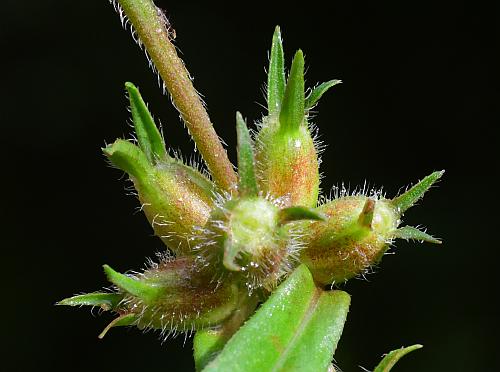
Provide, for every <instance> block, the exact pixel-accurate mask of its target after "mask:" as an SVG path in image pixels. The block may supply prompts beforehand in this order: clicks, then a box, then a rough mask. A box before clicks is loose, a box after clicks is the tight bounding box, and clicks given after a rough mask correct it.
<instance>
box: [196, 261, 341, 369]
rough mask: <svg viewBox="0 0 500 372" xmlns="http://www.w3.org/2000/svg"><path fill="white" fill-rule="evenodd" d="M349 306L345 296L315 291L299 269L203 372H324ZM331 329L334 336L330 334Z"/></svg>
mask: <svg viewBox="0 0 500 372" xmlns="http://www.w3.org/2000/svg"><path fill="white" fill-rule="evenodd" d="M349 302H350V297H349V295H348V294H347V293H345V292H342V291H334V292H331V293H329V292H324V291H323V290H321V289H319V288H317V287H316V285H315V284H314V281H313V279H312V276H311V273H310V272H309V270H308V269H307V267H306V266H305V265H301V266H299V267H298V268H297V269H296V270H295V271H294V273H292V274H291V275H290V277H289V278H288V279H287V280H286V281H285V282H284V283H282V284H281V285H280V286H279V287H278V289H277V290H276V291H275V292H274V293H273V294H272V295H271V297H270V298H269V299H268V300H267V301H266V302H265V303H264V304H263V305H262V306H261V308H260V309H259V310H258V311H257V312H256V313H255V314H254V316H253V317H252V318H251V319H250V320H249V321H247V322H246V323H245V325H243V326H242V327H241V329H240V330H239V331H238V332H237V333H236V334H235V335H234V336H233V337H232V338H231V339H230V340H229V342H228V343H227V344H226V347H225V348H224V349H223V350H222V352H221V353H220V354H219V355H218V356H217V358H216V359H215V360H214V361H212V362H211V363H210V364H209V365H208V366H207V367H206V368H205V369H204V371H206V372H213V371H240V372H247V371H258V370H262V371H269V370H272V371H279V370H286V369H289V368H291V369H293V368H299V367H300V368H306V370H311V371H318V370H322V369H323V370H326V369H327V367H328V365H329V364H330V361H331V358H332V353H333V351H334V349H335V346H336V343H337V342H338V339H339V338H340V334H341V332H342V327H343V324H344V322H345V318H346V316H347V311H348V307H349ZM333 304H335V305H337V311H333V312H332V307H331V306H332V305H333ZM326 310H328V311H326ZM332 327H333V328H335V329H336V330H337V331H336V332H331V330H332ZM322 342H324V344H325V345H327V347H326V348H322V349H321V350H319V352H318V353H316V354H317V355H315V357H314V358H313V360H311V352H310V350H311V348H313V349H314V348H315V347H317V346H318V345H320V344H321V343H322ZM296 351H297V352H296ZM302 370H304V369H302Z"/></svg>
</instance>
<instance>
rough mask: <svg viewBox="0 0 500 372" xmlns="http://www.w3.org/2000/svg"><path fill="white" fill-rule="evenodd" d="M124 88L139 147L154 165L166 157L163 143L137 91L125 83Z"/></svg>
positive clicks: (130, 84)
mask: <svg viewBox="0 0 500 372" xmlns="http://www.w3.org/2000/svg"><path fill="white" fill-rule="evenodd" d="M125 88H126V89H127V91H128V96H129V100H130V111H131V112H132V120H133V122H134V128H135V133H136V135H137V140H138V141H139V146H140V147H141V149H142V151H143V152H144V154H145V155H146V157H147V158H148V160H149V162H150V163H151V164H154V163H155V162H156V159H158V158H160V159H163V158H165V157H167V151H166V150H165V142H164V141H163V138H162V137H161V134H160V131H159V130H158V128H157V127H156V124H155V122H154V119H153V116H152V115H151V113H150V112H149V110H148V107H147V106H146V103H145V102H144V100H143V99H142V97H141V94H140V93H139V89H137V88H136V87H135V85H134V84H132V83H125Z"/></svg>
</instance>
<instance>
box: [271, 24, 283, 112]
mask: <svg viewBox="0 0 500 372" xmlns="http://www.w3.org/2000/svg"><path fill="white" fill-rule="evenodd" d="M284 95H285V57H284V53H283V42H282V40H281V31H280V27H279V26H276V28H275V30H274V35H273V41H272V45H271V54H270V56H269V72H268V75H267V107H268V111H269V115H277V114H278V113H279V112H280V107H281V102H282V101H283V96H284Z"/></svg>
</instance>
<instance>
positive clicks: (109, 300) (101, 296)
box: [57, 292, 123, 311]
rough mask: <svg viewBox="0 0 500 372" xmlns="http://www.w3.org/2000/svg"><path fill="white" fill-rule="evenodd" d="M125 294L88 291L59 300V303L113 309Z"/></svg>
mask: <svg viewBox="0 0 500 372" xmlns="http://www.w3.org/2000/svg"><path fill="white" fill-rule="evenodd" d="M122 298H123V295H122V294H120V293H102V292H94V293H86V294H82V295H77V296H73V297H69V298H65V299H64V300H62V301H59V302H58V303H57V305H65V306H85V305H87V306H100V307H101V308H102V309H103V310H106V311H107V310H111V309H114V308H116V307H117V306H118V304H119V303H120V301H121V300H122Z"/></svg>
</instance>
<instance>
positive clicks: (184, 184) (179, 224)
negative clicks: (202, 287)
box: [103, 83, 214, 256]
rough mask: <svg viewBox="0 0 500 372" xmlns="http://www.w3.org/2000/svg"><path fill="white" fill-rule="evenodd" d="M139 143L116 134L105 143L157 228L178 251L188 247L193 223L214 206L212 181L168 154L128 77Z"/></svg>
mask: <svg viewBox="0 0 500 372" xmlns="http://www.w3.org/2000/svg"><path fill="white" fill-rule="evenodd" d="M126 86H127V89H128V91H129V97H130V102H131V111H132V118H133V121H134V127H135V130H136V135H137V138H138V143H139V146H136V145H134V144H132V143H131V142H128V141H125V140H117V141H116V142H115V143H113V144H112V145H110V146H108V147H106V148H104V149H103V151H104V154H105V155H106V156H107V157H108V159H109V160H110V162H111V163H112V164H113V165H114V166H116V167H118V168H120V169H121V170H123V171H125V172H127V173H128V174H129V176H130V179H131V180H132V181H133V183H134V187H135V189H136V190H137V192H138V196H139V200H140V202H141V204H142V210H143V211H144V213H145V214H146V217H147V218H148V220H149V221H150V223H151V225H152V227H153V229H154V231H155V234H156V235H158V236H159V237H160V238H161V239H162V240H163V242H164V243H165V244H166V245H167V246H168V247H169V248H170V249H171V250H172V251H173V252H174V253H175V254H176V255H179V256H182V255H186V254H188V253H189V252H190V250H191V249H190V245H189V236H190V234H191V232H192V229H193V227H194V226H203V225H204V224H205V223H206V221H207V219H208V217H209V215H210V210H211V208H212V207H213V202H212V197H213V190H214V185H213V184H212V182H211V181H210V180H209V179H207V178H206V177H205V176H203V175H202V174H201V173H200V172H198V171H197V170H195V169H193V168H191V167H189V166H187V165H184V164H183V163H182V162H181V161H180V160H177V159H173V158H171V157H170V156H168V154H167V152H166V150H165V143H164V141H163V138H161V136H160V133H159V131H158V129H157V127H156V125H155V123H154V121H153V119H152V117H151V114H150V113H149V111H148V110H147V107H146V104H145V103H144V101H142V97H141V96H140V95H139V91H138V90H137V88H135V87H134V86H133V85H132V84H130V83H127V85H126Z"/></svg>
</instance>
